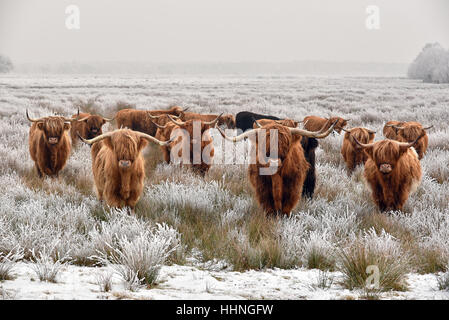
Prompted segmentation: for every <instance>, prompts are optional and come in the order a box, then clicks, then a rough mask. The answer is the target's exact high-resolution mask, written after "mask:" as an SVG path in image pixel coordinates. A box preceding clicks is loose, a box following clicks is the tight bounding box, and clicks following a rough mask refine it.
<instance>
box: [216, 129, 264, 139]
mask: <svg viewBox="0 0 449 320" xmlns="http://www.w3.org/2000/svg"><path fill="white" fill-rule="evenodd" d="M216 128H217V129H218V131H219V132H220V134H221V136H222V137H223V138H225V139H226V140H229V141H232V142H239V141H242V140H243V139H245V138H246V137H248V136H250V135H252V134H254V133H256V132H257V130H260V129H252V130H249V131H246V132H244V133H242V134H240V135H238V136H235V137H228V136H227V135H226V134H225V133H224V132H223V130H221V129H220V128H219V127H216Z"/></svg>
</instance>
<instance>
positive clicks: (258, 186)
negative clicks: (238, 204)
mask: <svg viewBox="0 0 449 320" xmlns="http://www.w3.org/2000/svg"><path fill="white" fill-rule="evenodd" d="M263 129H265V130H266V154H268V152H269V150H270V145H269V143H270V130H271V129H275V130H278V141H279V143H278V157H279V158H278V159H279V160H278V164H280V167H278V170H277V172H276V173H275V174H273V175H260V174H259V169H260V168H263V167H267V166H268V165H267V164H263V163H260V161H259V159H258V158H257V163H255V164H250V165H249V167H248V176H249V180H250V182H251V185H252V187H253V189H254V191H255V194H256V199H257V201H258V202H259V204H260V205H261V207H262V208H263V209H264V210H265V211H266V212H267V213H268V214H271V215H274V214H278V213H283V214H289V213H290V212H291V211H292V210H293V209H294V207H295V206H296V204H297V203H298V201H299V199H300V197H301V193H302V188H303V184H304V180H305V178H306V174H307V171H308V170H309V166H310V165H309V163H308V162H307V161H306V159H305V157H304V151H303V149H302V146H301V136H300V135H296V134H294V135H292V134H291V132H290V131H289V130H288V128H287V127H284V126H282V125H279V124H276V123H270V124H267V125H265V126H264V127H263ZM253 147H255V148H257V149H256V150H258V142H256V144H255V145H254V146H253Z"/></svg>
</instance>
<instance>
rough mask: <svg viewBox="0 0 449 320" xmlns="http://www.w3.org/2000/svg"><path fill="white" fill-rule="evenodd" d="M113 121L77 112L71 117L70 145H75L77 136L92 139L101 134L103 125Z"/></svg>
mask: <svg viewBox="0 0 449 320" xmlns="http://www.w3.org/2000/svg"><path fill="white" fill-rule="evenodd" d="M113 120H114V118H112V119H108V118H104V117H102V116H98V115H91V114H90V113H80V112H79V110H78V113H77V114H74V115H73V116H72V127H71V129H70V137H71V138H72V145H73V146H75V145H76V144H77V142H78V135H80V136H81V137H83V138H84V139H92V138H95V137H96V136H99V135H101V134H103V131H102V127H103V125H104V124H105V123H106V122H110V121H113Z"/></svg>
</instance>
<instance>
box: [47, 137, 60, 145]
mask: <svg viewBox="0 0 449 320" xmlns="http://www.w3.org/2000/svg"><path fill="white" fill-rule="evenodd" d="M48 142H49V143H51V144H56V143H58V138H54V137H52V138H48Z"/></svg>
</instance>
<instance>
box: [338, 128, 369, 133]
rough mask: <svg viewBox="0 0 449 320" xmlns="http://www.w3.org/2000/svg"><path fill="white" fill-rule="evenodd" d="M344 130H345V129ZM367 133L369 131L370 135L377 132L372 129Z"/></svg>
mask: <svg viewBox="0 0 449 320" xmlns="http://www.w3.org/2000/svg"><path fill="white" fill-rule="evenodd" d="M342 129H343V128H342ZM343 130H345V129H343ZM366 131H368V133H376V131H373V130H370V129H366Z"/></svg>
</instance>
